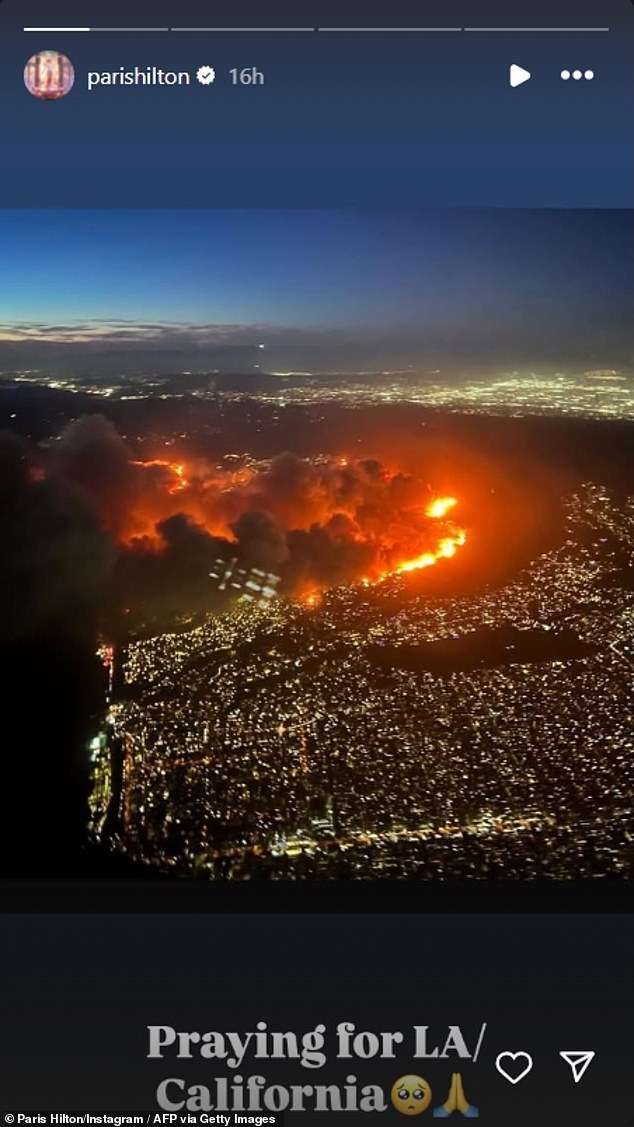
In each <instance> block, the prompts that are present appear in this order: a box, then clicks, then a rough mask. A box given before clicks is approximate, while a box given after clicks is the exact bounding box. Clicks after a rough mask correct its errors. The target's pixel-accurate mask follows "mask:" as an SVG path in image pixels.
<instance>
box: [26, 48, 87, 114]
mask: <svg viewBox="0 0 634 1127" xmlns="http://www.w3.org/2000/svg"><path fill="white" fill-rule="evenodd" d="M74 82H75V69H74V67H73V64H72V63H71V61H70V59H69V58H67V56H66V55H62V54H60V52H59V51H39V52H38V53H37V55H31V58H30V59H29V61H28V62H27V64H26V66H25V68H24V85H25V86H26V88H27V90H28V92H29V94H32V95H33V97H34V98H41V99H42V100H43V101H48V102H52V101H54V100H55V99H56V98H63V97H64V95H65V94H68V93H69V92H70V91H71V90H72V88H73V84H74Z"/></svg>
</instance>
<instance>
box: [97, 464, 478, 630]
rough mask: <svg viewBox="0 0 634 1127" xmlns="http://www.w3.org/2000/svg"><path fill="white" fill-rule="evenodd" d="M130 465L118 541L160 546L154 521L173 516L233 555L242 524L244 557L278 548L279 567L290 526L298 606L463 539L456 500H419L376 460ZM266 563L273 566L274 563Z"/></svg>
mask: <svg viewBox="0 0 634 1127" xmlns="http://www.w3.org/2000/svg"><path fill="white" fill-rule="evenodd" d="M132 464H133V465H134V466H138V467H139V468H140V469H141V470H144V471H147V476H146V478H145V479H144V480H145V481H146V486H144V487H143V491H142V492H141V494H140V498H139V500H138V501H137V502H136V504H135V506H134V508H133V511H132V512H131V514H130V520H129V522H128V524H127V525H126V526H124V527H123V529H120V530H119V536H120V540H121V542H122V543H124V544H134V543H135V541H136V542H137V543H139V544H141V543H142V545H143V547H142V550H144V551H154V552H161V551H162V550H163V549H164V547H165V541H164V539H163V533H162V532H159V531H157V526H158V525H159V524H160V522H165V521H167V520H168V519H169V518H170V517H172V516H174V515H175V514H181V513H182V514H184V515H185V516H186V517H188V518H189V519H190V520H191V521H193V522H194V523H195V524H196V525H198V526H199V527H200V528H201V529H204V531H205V532H206V533H207V534H208V535H210V536H216V537H218V538H220V539H224V540H226V541H227V545H228V548H229V549H231V550H233V551H234V552H237V551H239V550H240V548H241V547H242V545H241V543H240V537H241V535H243V528H244V530H245V532H244V534H245V535H246V539H245V541H244V543H245V544H246V548H247V554H248V553H250V552H252V551H253V549H254V548H255V549H256V550H261V551H262V550H263V551H264V553H265V555H266V552H267V551H268V550H269V548H270V545H271V544H272V546H273V549H274V550H275V551H277V550H278V549H279V545H280V544H281V545H282V553H281V560H282V566H283V565H284V563H285V562H286V561H285V560H284V550H283V549H284V547H285V546H284V537H285V536H286V535H287V533H289V531H290V534H291V535H292V536H293V537H294V540H291V541H289V543H290V544H291V545H292V547H291V557H290V558H291V570H292V563H293V558H292V551H293V549H294V550H297V551H299V552H301V553H303V555H302V557H301V563H302V571H303V578H302V579H301V580H295V582H294V583H293V584H292V586H293V595H294V597H295V598H296V599H298V600H299V601H300V602H301V603H303V604H304V605H305V606H307V607H313V608H315V607H318V606H319V604H320V602H321V597H322V595H323V593H324V591H326V590H328V588H329V587H330V586H333V585H338V584H341V583H345V582H348V583H355V582H356V583H360V584H361V585H362V586H364V587H371V586H374V585H376V584H378V583H382V582H384V581H385V580H386V579H388V578H389V577H391V576H397V575H407V574H410V573H412V572H417V571H422V570H423V569H425V568H428V567H433V566H434V564H436V563H438V562H439V561H442V560H449V559H452V558H453V557H454V556H455V555H456V553H457V552H458V551H459V549H460V548H461V547H462V546H463V545H464V544H465V542H466V532H465V530H464V529H463V528H461V527H460V525H459V524H458V523H457V522H456V520H455V516H454V512H453V510H454V509H455V508H456V506H457V505H458V499H457V498H456V497H449V496H438V497H432V499H431V500H429V497H428V496H427V497H425V495H424V493H423V497H421V492H422V490H423V489H424V486H423V484H422V482H421V481H418V482H417V481H416V479H414V478H409V479H408V478H407V477H404V476H403V475H402V474H399V473H397V472H394V471H392V470H386V469H384V468H383V467H382V466H381V465H380V464H379V463H374V462H369V463H365V462H362V461H361V462H357V461H355V460H354V459H349V458H347V457H345V456H338V457H336V458H334V459H332V460H331V461H330V462H328V463H325V462H319V463H317V464H315V465H312V464H311V462H310V460H309V459H299V458H293V456H290V455H285V456H281V457H280V458H279V459H273V461H272V463H271V465H263V466H262V467H261V468H260V467H253V466H244V467H240V468H238V469H234V468H233V467H232V468H231V469H228V470H224V469H223V468H221V467H220V466H215V467H213V468H212V467H210V466H208V465H206V464H205V463H203V462H200V463H197V464H196V465H195V466H194V465H193V464H187V463H183V462H176V461H169V460H167V459H163V458H153V459H149V460H143V461H135V462H133V463H132ZM152 471H154V472H152ZM413 487H418V488H413ZM404 490H405V491H404ZM423 498H424V499H423ZM375 509H376V514H377V515H375V513H374V511H373V510H375ZM254 512H255V513H256V514H257V513H258V512H265V513H266V514H267V517H268V520H269V524H268V525H266V535H265V534H264V533H263V532H262V531H261V529H262V528H264V525H259V524H258V523H257V522H253V521H249V519H248V516H249V514H252V513H254ZM245 514H246V515H247V519H246V521H242V517H243V516H244V515H245ZM378 514H380V515H378ZM241 521H242V526H243V528H242V527H240V522H241ZM265 524H266V522H265ZM271 528H272V529H273V533H272V534H271V532H270V530H271ZM236 529H239V531H236ZM277 530H279V532H278V531H277ZM249 535H250V536H251V539H250V540H249V538H248V537H249ZM271 535H272V539H267V536H271ZM254 537H255V540H254V539H253V538H254ZM258 537H262V539H260V540H258ZM302 537H303V539H302ZM320 537H321V539H320ZM326 538H329V539H326ZM328 543H330V544H331V549H332V550H331V554H332V556H333V559H334V564H333V566H332V567H329V566H328V548H327V547H326V549H325V545H328ZM234 545H236V547H234ZM297 546H298V547H297ZM324 549H325V550H324ZM312 552H314V560H315V567H314V570H313V569H312V568H311V563H312V559H313V556H312V555H311V553H312ZM417 552H418V554H416V553H417ZM355 553H356V558H358V560H359V568H358V571H357V572H356V574H355V570H354V559H355ZM247 558H248V555H247ZM287 558H288V557H287ZM337 559H340V560H341V561H342V562H341V563H340V564H339V565H337ZM324 560H325V561H326V562H325V563H324ZM258 566H265V565H264V564H259V565H258ZM266 566H268V567H269V568H270V569H271V570H273V571H275V570H276V561H273V562H272V563H270V564H269V563H267V565H266ZM329 573H330V574H329ZM298 588H299V589H298Z"/></svg>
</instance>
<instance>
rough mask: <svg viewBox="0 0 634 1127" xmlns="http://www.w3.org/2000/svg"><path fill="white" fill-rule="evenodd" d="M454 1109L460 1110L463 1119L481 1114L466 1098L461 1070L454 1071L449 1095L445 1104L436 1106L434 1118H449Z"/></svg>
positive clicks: (473, 1117)
mask: <svg viewBox="0 0 634 1127" xmlns="http://www.w3.org/2000/svg"><path fill="white" fill-rule="evenodd" d="M454 1111H459V1112H460V1114H461V1115H462V1117H463V1119H478V1118H479V1116H480V1112H479V1111H478V1109H477V1107H474V1106H473V1104H470V1103H469V1102H468V1100H467V1099H466V1098H465V1094H464V1088H463V1087H462V1076H461V1075H460V1073H459V1072H453V1073H452V1075H451V1087H450V1089H449V1095H448V1096H447V1099H446V1100H445V1102H444V1104H441V1105H440V1107H435V1108H434V1119H448V1118H449V1116H450V1115H453V1113H454Z"/></svg>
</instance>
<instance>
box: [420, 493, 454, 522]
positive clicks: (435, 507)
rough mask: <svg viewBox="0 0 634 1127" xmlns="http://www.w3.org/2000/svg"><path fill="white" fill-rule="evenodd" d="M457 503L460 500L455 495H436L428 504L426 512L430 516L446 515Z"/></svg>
mask: <svg viewBox="0 0 634 1127" xmlns="http://www.w3.org/2000/svg"><path fill="white" fill-rule="evenodd" d="M457 504H458V502H457V500H456V498H455V497H436V499H435V500H434V501H432V503H431V505H428V506H427V508H426V509H425V512H426V514H427V516H428V517H435V518H438V517H444V516H446V515H447V513H448V512H449V510H450V509H453V507H454V505H457Z"/></svg>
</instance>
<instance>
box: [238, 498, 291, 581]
mask: <svg viewBox="0 0 634 1127" xmlns="http://www.w3.org/2000/svg"><path fill="white" fill-rule="evenodd" d="M231 529H232V532H233V534H234V536H235V538H236V541H237V551H238V554H239V556H240V558H241V559H243V560H244V561H245V562H248V563H249V565H250V566H251V567H259V568H263V569H264V570H265V571H273V572H275V573H278V572H279V569H280V567H281V566H282V564H284V563H286V561H287V560H288V544H287V540H286V535H285V533H284V532H283V530H282V529H281V528H280V527H279V525H278V523H277V521H276V520H275V518H274V517H273V516H271V514H270V513H267V512H262V511H256V512H247V513H243V514H242V516H240V517H238V519H237V521H235V523H234V524H232V526H231Z"/></svg>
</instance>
